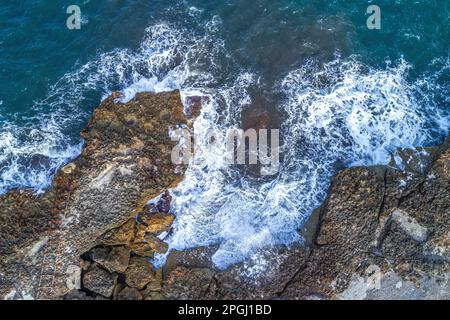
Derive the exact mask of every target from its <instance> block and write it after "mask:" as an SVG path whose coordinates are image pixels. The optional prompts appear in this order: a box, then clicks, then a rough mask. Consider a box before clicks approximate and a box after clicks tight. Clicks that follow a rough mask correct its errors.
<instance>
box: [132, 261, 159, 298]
mask: <svg viewBox="0 0 450 320" xmlns="http://www.w3.org/2000/svg"><path fill="white" fill-rule="evenodd" d="M156 280H157V277H156V274H155V271H154V270H153V265H152V264H151V263H150V262H148V261H147V259H146V258H143V257H138V256H134V257H132V258H131V260H130V264H129V266H128V268H127V270H126V271H125V281H126V283H127V284H128V285H129V286H130V287H133V288H137V289H139V290H142V289H144V288H145V286H146V285H147V284H148V283H150V282H152V281H156Z"/></svg>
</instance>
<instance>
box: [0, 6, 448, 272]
mask: <svg viewBox="0 0 450 320" xmlns="http://www.w3.org/2000/svg"><path fill="white" fill-rule="evenodd" d="M72 4H75V5H79V7H80V9H81V12H82V26H81V30H69V29H67V27H66V19H67V18H68V14H66V8H67V7H68V6H69V5H72ZM370 4H376V5H378V6H379V7H380V8H381V17H382V24H381V30H369V29H368V28H367V26H366V19H367V17H368V15H367V14H366V9H367V7H368V6H369V5H370ZM449 39H450V2H449V1H446V0H440V1H439V0H434V1H429V0H416V1H407V0H404V1H402V0H378V1H360V0H356V1H344V0H334V1H325V0H315V1H314V0H310V1H306V0H295V1H288V0H278V1H275V0H270V1H269V0H254V1H248V0H246V1H244V0H234V1H205V0H202V1H200V0H197V1H194V0H192V1H188V0H186V1H175V0H173V1H150V0H99V1H89V0H84V1H75V0H70V1H62V0H52V1H39V0H22V1H12V0H4V1H2V3H1V4H0V192H5V191H7V190H10V189H12V188H19V187H22V188H23V187H27V188H34V189H35V190H36V191H39V190H43V189H45V188H46V187H47V186H48V185H49V183H50V181H51V176H52V175H53V174H54V172H55V170H56V169H57V168H58V167H60V166H62V165H64V164H65V163H67V162H69V161H70V160H71V159H73V158H74V157H76V156H77V155H78V153H79V152H80V148H81V145H82V141H81V139H80V137H79V132H80V130H81V129H82V128H83V127H84V126H85V124H86V122H87V121H88V119H89V117H90V114H91V113H92V110H93V109H94V108H95V107H96V106H97V105H98V104H99V103H100V101H101V99H102V98H104V97H105V96H106V95H108V94H109V93H110V92H111V91H112V90H116V89H120V90H125V92H126V93H127V97H131V96H132V95H133V94H134V93H135V92H137V91H143V90H152V91H163V90H169V89H174V88H178V89H181V90H182V93H183V95H184V96H186V95H189V94H202V95H207V96H209V97H210V100H209V101H210V102H209V103H208V105H205V106H204V109H203V112H202V116H201V117H200V119H199V120H198V121H197V124H196V130H197V132H202V130H206V128H210V127H213V128H219V129H224V128H226V127H229V126H231V125H236V126H239V125H240V124H241V123H242V122H243V121H245V114H247V113H248V112H249V110H250V111H251V110H257V111H258V112H259V111H267V112H269V113H270V114H271V115H272V118H271V123H270V126H271V127H272V128H280V129H281V133H282V140H283V143H284V148H283V150H282V159H283V163H282V166H281V168H280V172H279V174H278V175H277V176H275V177H270V178H267V177H266V178H264V179H255V178H254V177H251V176H246V175H245V174H243V173H242V171H237V170H234V169H231V168H225V167H221V166H220V164H219V165H218V163H220V161H218V159H217V155H215V154H208V153H202V152H200V153H199V155H198V156H197V158H196V159H194V161H193V163H192V164H191V166H190V169H189V171H188V174H187V177H186V180H185V181H184V182H183V184H182V185H181V186H180V187H178V188H177V189H176V190H174V191H173V192H174V194H175V201H174V211H175V212H176V213H177V215H178V219H177V225H176V232H175V233H174V236H172V237H171V239H170V240H169V244H170V246H171V248H185V247H192V246H197V245H208V244H220V249H219V250H218V252H217V253H216V255H215V257H214V261H215V263H216V264H217V266H219V267H226V266H227V265H229V264H230V263H234V262H237V261H240V260H242V259H243V258H246V257H253V256H255V254H257V252H258V250H260V249H261V248H265V247H266V246H269V245H272V244H275V243H285V244H290V243H293V242H296V241H300V240H301V239H299V238H298V234H297V233H296V230H297V229H298V228H299V227H300V226H301V225H302V223H303V222H304V220H305V218H306V217H307V216H308V214H309V213H310V212H311V210H312V209H313V208H314V207H315V206H317V205H318V204H320V202H321V201H322V200H323V198H324V196H325V192H326V189H327V187H328V185H329V181H330V178H331V176H332V175H333V173H334V172H335V171H336V170H337V169H338V168H341V167H343V166H351V165H356V164H378V163H387V162H388V159H389V157H388V152H389V151H392V150H395V148H396V147H412V146H415V145H432V144H437V143H440V142H441V141H442V139H443V138H444V137H445V136H446V135H447V133H448V125H449V122H448V120H449V117H448V116H449V112H450V107H449V100H450V98H449V96H450V95H449V88H450V72H449V70H450V69H449V68H450V42H449ZM399 165H401V164H399ZM255 259H256V258H255Z"/></svg>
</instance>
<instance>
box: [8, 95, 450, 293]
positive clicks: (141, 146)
mask: <svg viewBox="0 0 450 320" xmlns="http://www.w3.org/2000/svg"><path fill="white" fill-rule="evenodd" d="M118 98H119V94H118V93H114V94H113V95H112V96H111V97H109V98H108V99H106V100H105V101H104V102H102V104H101V106H100V107H99V108H98V109H96V111H95V112H94V115H93V117H92V120H91V121H90V123H89V125H88V127H87V129H86V130H85V131H84V132H83V133H82V136H83V138H84V140H85V146H84V148H83V151H82V154H81V155H80V157H78V158H77V159H76V160H75V161H74V162H73V163H71V164H69V165H67V166H65V167H64V168H62V169H61V170H60V171H59V172H58V173H57V174H56V176H55V178H54V182H53V185H52V187H51V189H50V190H49V191H47V192H46V193H45V194H44V195H43V196H39V197H37V196H35V195H33V193H32V192H31V191H26V190H25V191H23V190H22V191H19V190H17V191H12V192H9V193H8V194H6V195H4V196H1V197H0V297H2V298H5V299H26V298H34V299H133V300H141V299H148V300H152V299H438V298H439V299H449V298H450V284H449V282H448V280H449V274H450V267H449V266H450V265H449V262H450V199H449V197H450V192H449V191H450V139H447V141H446V142H445V143H444V144H443V145H442V146H440V147H437V148H428V149H427V151H428V154H429V156H427V158H426V159H425V158H424V159H421V160H422V161H420V163H421V164H423V163H425V164H426V166H425V167H423V166H422V167H420V166H419V164H418V162H417V161H416V160H417V159H416V158H414V157H412V156H411V152H410V151H408V150H401V151H400V154H401V155H403V156H404V158H405V159H407V161H406V163H407V164H408V165H407V168H406V170H405V171H398V170H396V169H394V168H393V167H389V166H377V167H357V168H350V169H345V170H343V171H341V172H339V173H338V174H337V175H336V176H335V177H334V179H333V182H332V185H331V187H330V191H329V195H328V197H327V200H326V201H325V202H324V204H323V205H322V206H321V207H320V208H318V209H317V210H315V211H314V213H313V214H312V215H311V217H310V219H309V221H308V223H307V224H306V226H305V228H304V229H303V230H301V231H300V232H301V233H302V235H303V236H304V238H305V245H302V246H300V245H295V246H292V247H290V248H287V247H284V246H280V247H274V248H272V249H270V250H267V251H266V252H265V253H264V255H265V257H264V259H265V261H266V266H265V270H264V271H263V272H260V273H259V274H258V275H257V276H252V277H249V276H248V275H247V274H246V272H247V271H248V265H249V264H250V262H248V261H244V262H243V263H241V264H238V265H235V266H233V267H231V268H229V269H227V270H224V271H219V270H216V269H214V267H213V265H212V262H211V259H210V257H211V254H212V253H213V252H214V250H215V248H214V247H208V248H195V249H191V250H187V251H172V252H171V253H170V254H169V256H168V259H167V262H166V264H165V265H164V266H163V268H161V269H158V270H155V268H154V267H153V266H152V265H151V263H150V262H149V258H152V257H153V255H154V254H155V253H164V252H166V251H167V246H166V244H165V243H164V242H163V241H162V240H161V239H162V238H163V237H164V235H167V234H168V233H169V232H170V230H171V225H172V222H173V221H174V219H175V217H174V216H173V215H171V214H170V213H169V209H170V200H171V196H170V194H169V193H168V192H166V190H167V189H170V188H173V187H174V186H176V185H177V184H178V183H179V182H180V181H181V180H182V178H183V173H184V170H185V167H183V166H174V165H172V163H171V161H170V153H171V152H170V150H171V149H172V147H173V146H174V142H173V141H171V140H170V138H169V135H168V133H169V130H170V129H173V128H176V127H177V126H180V125H189V123H190V120H189V119H187V118H186V116H185V114H184V112H183V105H182V103H181V100H180V94H179V92H178V91H174V92H169V93H158V94H152V93H141V94H138V95H137V96H136V97H135V98H134V99H133V100H131V101H130V102H128V103H126V104H123V103H120V102H119V101H118V100H117V99H118ZM191 100H192V101H193V106H192V108H193V110H192V112H191V113H193V114H198V112H199V110H198V109H199V108H201V106H199V101H198V99H196V98H192V99H191ZM408 157H409V158H408ZM151 199H156V200H155V203H153V204H150V205H149V204H147V203H148V201H149V200H151Z"/></svg>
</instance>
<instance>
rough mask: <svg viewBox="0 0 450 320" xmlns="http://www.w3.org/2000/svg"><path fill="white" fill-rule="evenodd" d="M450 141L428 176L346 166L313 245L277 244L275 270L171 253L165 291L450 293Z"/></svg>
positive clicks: (311, 235) (374, 295) (268, 255)
mask: <svg viewBox="0 0 450 320" xmlns="http://www.w3.org/2000/svg"><path fill="white" fill-rule="evenodd" d="M449 146H450V139H448V141H447V142H446V143H445V144H444V146H443V147H440V148H437V149H438V150H439V152H438V151H436V152H435V153H434V155H433V157H434V159H435V160H434V161H433V162H432V164H431V165H427V166H426V167H427V168H428V169H427V170H425V171H422V172H421V173H419V172H418V171H417V170H416V171H414V172H413V171H407V172H402V171H398V170H395V169H393V168H389V167H383V166H377V167H356V168H350V169H346V170H343V171H341V172H339V173H338V174H337V175H336V176H335V177H334V179H333V183H332V186H331V188H330V192H329V195H328V198H327V199H326V201H325V202H324V204H323V205H322V206H321V207H320V208H318V209H317V210H315V211H314V213H313V215H311V217H310V219H309V221H308V222H307V223H306V225H305V228H306V229H305V230H302V231H301V234H302V235H303V236H304V238H305V240H306V246H304V247H298V248H289V249H285V250H281V249H282V248H278V249H277V248H273V249H269V250H267V251H266V252H265V255H264V259H265V261H266V266H265V268H266V271H267V270H270V272H264V273H263V275H262V276H258V275H254V274H253V275H252V277H251V279H253V280H254V282H252V281H249V278H247V277H245V272H246V270H248V269H246V268H245V265H246V264H249V265H250V266H251V261H248V262H247V261H245V262H243V263H242V264H240V265H236V266H232V267H230V268H228V269H227V270H224V271H217V270H214V269H213V268H212V266H209V265H208V264H207V263H206V264H203V265H201V264H200V265H199V263H197V262H196V261H197V259H199V257H200V256H201V255H202V254H204V251H203V250H198V249H194V250H188V251H186V252H181V253H180V252H174V253H171V254H170V255H169V257H168V260H167V263H166V266H165V267H164V270H165V271H164V281H163V287H162V290H161V293H162V296H163V297H164V298H166V299H245V298H247V299H260V298H263V299H274V298H277V299H278V298H281V299H450V281H448V280H449V278H450V264H449V263H448V261H449V252H450V240H449V239H450V185H449V183H448V181H450V150H449ZM405 154H406V153H405ZM410 165H411V166H412V162H410ZM415 168H416V169H417V168H419V167H418V166H417V163H416V164H415ZM211 254H212V253H211ZM211 254H209V256H210V255H211ZM183 255H185V256H183ZM198 261H200V259H199V260H198ZM250 269H251V268H250ZM255 276H256V278H255Z"/></svg>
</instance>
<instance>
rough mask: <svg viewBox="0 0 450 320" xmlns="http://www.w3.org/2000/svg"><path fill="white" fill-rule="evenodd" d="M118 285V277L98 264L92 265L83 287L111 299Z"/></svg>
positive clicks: (84, 277)
mask: <svg viewBox="0 0 450 320" xmlns="http://www.w3.org/2000/svg"><path fill="white" fill-rule="evenodd" d="M116 283H117V275H115V274H112V273H110V272H108V271H106V270H105V269H102V268H100V267H99V266H98V265H97V264H94V265H92V266H91V267H90V268H89V270H88V271H87V272H86V273H85V274H84V276H83V287H84V288H85V289H87V290H89V291H92V292H94V293H97V294H100V295H102V296H104V297H106V298H109V297H111V296H112V294H113V290H114V286H115V285H116Z"/></svg>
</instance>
